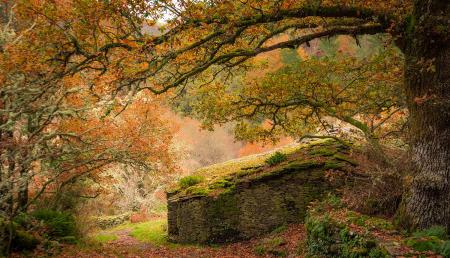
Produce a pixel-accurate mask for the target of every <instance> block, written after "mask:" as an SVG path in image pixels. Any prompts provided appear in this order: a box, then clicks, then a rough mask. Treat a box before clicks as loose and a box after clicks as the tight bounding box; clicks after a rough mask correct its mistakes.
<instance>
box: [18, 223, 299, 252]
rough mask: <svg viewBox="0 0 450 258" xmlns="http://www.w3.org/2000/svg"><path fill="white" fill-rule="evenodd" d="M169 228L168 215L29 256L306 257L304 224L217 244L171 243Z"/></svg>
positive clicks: (101, 232)
mask: <svg viewBox="0 0 450 258" xmlns="http://www.w3.org/2000/svg"><path fill="white" fill-rule="evenodd" d="M165 228H167V222H166V219H165V218H154V219H152V220H150V221H147V222H141V223H135V224H131V223H127V224H124V225H120V226H118V227H115V228H113V229H109V230H103V231H98V232H95V233H93V234H92V235H91V236H90V238H89V240H87V241H84V242H83V243H80V244H77V245H62V246H60V247H59V248H58V249H57V250H54V251H53V254H49V253H48V251H45V252H44V251H43V250H41V251H36V252H34V253H33V254H29V255H30V256H28V257H77V258H84V257H86V258H87V257H89V258H97V257H98V258H99V257H108V258H109V257H111V258H113V257H114V258H116V257H117V258H119V257H120V258H137V257H164V258H171V257H174V258H183V257H195V258H202V257H205V258H209V257H221V258H222V257H223V258H232V257H236V258H237V257H280V256H281V257H291V258H293V257H303V255H302V253H303V250H302V246H303V244H302V243H303V242H304V239H305V229H304V226H303V225H302V224H293V225H289V226H285V227H280V228H278V229H276V230H274V231H273V232H272V233H269V234H267V235H265V236H261V237H259V238H254V239H251V240H248V241H242V242H237V243H230V244H221V245H213V246H200V245H181V244H174V243H169V242H167V238H166V230H165ZM17 257H24V256H17ZM25 257H27V256H25Z"/></svg>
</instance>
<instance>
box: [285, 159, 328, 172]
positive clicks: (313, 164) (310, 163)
mask: <svg viewBox="0 0 450 258" xmlns="http://www.w3.org/2000/svg"><path fill="white" fill-rule="evenodd" d="M322 165H323V163H322V162H319V161H315V160H307V161H296V162H291V163H289V165H287V166H286V168H287V169H295V170H305V169H310V168H317V167H320V166H322Z"/></svg>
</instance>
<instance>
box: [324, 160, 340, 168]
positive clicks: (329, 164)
mask: <svg viewBox="0 0 450 258" xmlns="http://www.w3.org/2000/svg"><path fill="white" fill-rule="evenodd" d="M344 166H345V165H344V164H343V163H342V162H338V161H332V160H328V161H326V162H325V165H324V166H323V168H324V169H327V170H328V169H341V168H343V167H344Z"/></svg>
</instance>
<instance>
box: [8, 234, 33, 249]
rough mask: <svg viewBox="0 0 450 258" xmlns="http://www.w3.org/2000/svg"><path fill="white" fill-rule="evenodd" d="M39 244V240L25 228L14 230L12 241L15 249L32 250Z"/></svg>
mask: <svg viewBox="0 0 450 258" xmlns="http://www.w3.org/2000/svg"><path fill="white" fill-rule="evenodd" d="M38 244H39V241H38V240H37V238H36V237H34V236H33V235H32V234H30V233H28V232H27V231H25V230H16V232H15V233H14V239H13V242H12V248H13V249H15V250H32V249H34V248H35V247H36V246H37V245H38Z"/></svg>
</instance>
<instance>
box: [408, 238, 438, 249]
mask: <svg viewBox="0 0 450 258" xmlns="http://www.w3.org/2000/svg"><path fill="white" fill-rule="evenodd" d="M405 243H406V245H407V246H409V247H411V248H413V249H414V250H416V251H419V252H425V251H433V252H439V251H440V249H441V246H442V244H443V243H444V241H442V240H440V239H439V238H437V237H410V238H408V239H407V240H406V241H405Z"/></svg>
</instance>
